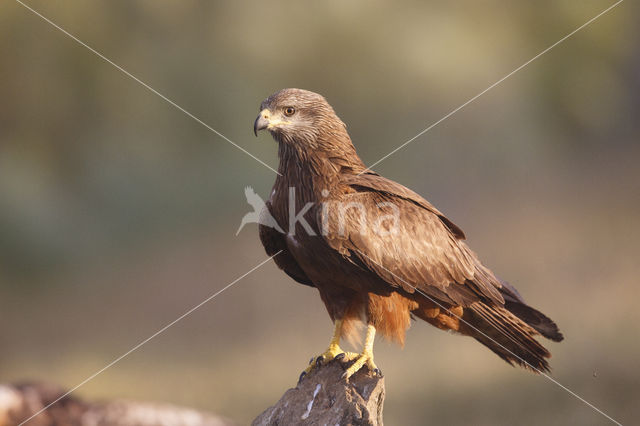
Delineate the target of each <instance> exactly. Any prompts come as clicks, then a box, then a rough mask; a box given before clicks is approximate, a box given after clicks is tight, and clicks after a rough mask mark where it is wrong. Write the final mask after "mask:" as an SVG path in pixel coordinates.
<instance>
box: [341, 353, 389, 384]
mask: <svg viewBox="0 0 640 426" xmlns="http://www.w3.org/2000/svg"><path fill="white" fill-rule="evenodd" d="M365 365H366V366H367V368H369V371H371V372H372V373H373V374H374V375H375V374H378V373H379V374H380V377H382V371H380V369H379V368H378V367H377V366H376V365H375V364H374V363H373V354H372V353H370V352H363V353H362V354H360V355H359V356H358V357H357V358H356V362H354V363H353V364H352V365H351V366H350V367H349V368H347V370H346V371H345V372H344V374H343V375H342V377H343V378H345V379H346V380H347V381H348V380H349V378H350V377H351V376H353V375H354V374H355V373H356V372H358V371H359V370H360V369H361V368H362V367H364V366H365Z"/></svg>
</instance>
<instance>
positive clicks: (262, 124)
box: [253, 108, 271, 136]
mask: <svg viewBox="0 0 640 426" xmlns="http://www.w3.org/2000/svg"><path fill="white" fill-rule="evenodd" d="M270 116H271V111H269V110H268V109H266V108H265V109H263V110H262V111H260V114H258V118H256V121H255V123H253V133H254V134H255V135H256V136H258V131H259V130H264V129H266V128H267V127H268V126H269V117H270Z"/></svg>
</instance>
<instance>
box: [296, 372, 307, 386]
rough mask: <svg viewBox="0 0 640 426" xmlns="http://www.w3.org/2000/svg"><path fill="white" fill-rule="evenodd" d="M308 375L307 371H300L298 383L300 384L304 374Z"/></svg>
mask: <svg viewBox="0 0 640 426" xmlns="http://www.w3.org/2000/svg"><path fill="white" fill-rule="evenodd" d="M306 375H307V372H306V371H303V372H302V373H300V377H298V384H300V382H301V381H302V379H303V378H304V376H306Z"/></svg>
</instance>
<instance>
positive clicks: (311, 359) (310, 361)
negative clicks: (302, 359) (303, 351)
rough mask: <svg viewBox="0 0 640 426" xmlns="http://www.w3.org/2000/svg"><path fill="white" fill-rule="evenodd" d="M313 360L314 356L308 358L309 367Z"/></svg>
mask: <svg viewBox="0 0 640 426" xmlns="http://www.w3.org/2000/svg"><path fill="white" fill-rule="evenodd" d="M314 359H316V357H315V356H312V357H311V358H309V365H311V363H312V362H313V360H314Z"/></svg>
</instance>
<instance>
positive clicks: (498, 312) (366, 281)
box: [254, 89, 563, 379]
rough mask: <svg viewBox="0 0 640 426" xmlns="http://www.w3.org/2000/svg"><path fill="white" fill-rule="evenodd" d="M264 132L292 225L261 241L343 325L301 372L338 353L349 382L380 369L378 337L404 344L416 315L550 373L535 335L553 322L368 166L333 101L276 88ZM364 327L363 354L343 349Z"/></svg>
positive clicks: (423, 203)
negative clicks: (273, 146) (274, 153)
mask: <svg viewBox="0 0 640 426" xmlns="http://www.w3.org/2000/svg"><path fill="white" fill-rule="evenodd" d="M263 129H267V130H268V131H269V132H270V133H271V135H272V136H273V138H274V139H275V140H276V141H277V143H278V156H279V166H278V172H279V175H278V176H277V178H276V181H275V184H274V187H273V192H272V194H271V197H270V198H269V200H268V201H267V202H266V207H267V209H268V210H269V213H270V214H271V215H272V216H273V217H274V218H275V220H276V221H277V222H278V224H279V225H280V227H281V228H282V229H285V230H287V232H286V233H281V232H278V231H277V230H275V229H274V228H272V227H268V226H264V225H260V227H259V233H260V240H261V241H262V244H263V245H264V248H265V250H266V252H267V253H268V254H269V255H275V254H277V255H276V256H275V257H274V261H275V263H276V264H277V266H278V267H279V268H280V269H282V270H284V272H285V273H286V274H287V275H289V276H290V277H291V278H293V279H294V280H296V281H297V282H299V283H301V284H304V285H308V286H311V287H315V288H316V289H317V290H318V292H319V293H320V297H321V299H322V301H323V302H324V304H325V306H326V308H327V311H328V313H329V316H330V317H331V320H332V321H333V322H334V327H335V328H334V333H333V337H332V339H331V341H330V344H329V347H328V348H327V350H326V351H325V352H324V353H322V354H321V355H319V356H317V357H314V358H312V361H311V362H310V364H309V366H308V367H307V369H306V370H305V371H304V372H303V373H302V375H301V378H302V377H303V376H304V374H305V373H308V372H309V371H311V370H312V369H313V368H314V366H317V365H321V364H322V363H326V362H328V361H330V360H332V359H334V358H337V359H342V360H343V361H353V362H352V363H351V365H350V366H349V367H348V368H347V369H346V371H345V377H346V378H347V379H348V378H349V377H350V376H351V375H353V374H354V373H355V372H356V371H358V370H360V369H361V368H362V367H364V366H367V367H368V368H369V369H370V371H371V372H372V374H380V375H381V372H380V370H379V369H378V368H377V367H376V365H375V364H374V362H373V341H374V337H375V334H376V332H379V333H380V334H382V335H383V336H384V337H386V338H388V339H391V340H393V341H396V342H397V343H399V344H401V345H402V344H404V338H405V333H406V330H407V329H408V327H409V325H410V322H411V319H412V318H419V319H421V320H424V321H426V322H428V323H430V324H432V325H434V326H436V327H438V328H440V329H442V330H451V331H453V332H455V333H458V334H462V335H466V336H471V337H473V338H475V339H476V340H478V341H479V342H480V343H482V344H483V345H485V346H487V347H488V348H489V349H491V350H492V351H493V352H494V353H496V354H497V355H498V356H499V357H500V358H502V359H503V360H505V361H506V362H508V363H509V364H511V365H513V364H517V365H520V366H522V367H525V368H528V369H530V370H532V371H535V372H538V373H540V372H543V371H549V364H548V362H547V360H546V358H549V357H550V356H551V354H550V353H549V351H547V349H546V348H544V347H543V346H542V345H541V344H540V343H539V342H538V341H537V340H536V339H535V337H536V336H537V335H542V336H544V337H546V338H549V339H551V340H553V341H561V340H562V339H563V336H562V334H561V333H560V331H559V329H558V327H557V326H556V324H555V323H554V322H553V321H552V320H551V319H549V318H548V317H547V316H545V315H544V314H543V313H541V312H540V311H538V310H536V309H534V308H532V307H530V306H529V305H527V304H526V303H525V301H524V299H523V298H522V297H521V296H520V294H519V293H518V292H517V291H516V289H515V288H514V287H513V286H511V285H510V284H508V283H507V282H505V281H502V280H500V279H499V278H497V277H496V276H495V275H494V274H493V272H491V271H490V270H489V269H488V268H487V267H486V266H484V265H483V264H482V263H481V262H480V260H479V259H478V256H477V255H476V254H475V253H474V252H473V251H472V250H471V249H470V248H469V246H468V245H467V244H466V243H465V241H464V240H465V235H464V233H463V232H462V230H461V229H460V228H459V227H458V226H456V225H455V224H454V223H453V222H452V221H451V220H449V219H447V218H446V217H445V216H444V215H443V214H442V213H441V212H440V211H439V210H437V209H436V208H435V207H434V206H433V205H431V204H430V203H429V202H428V201H427V200H425V199H424V198H422V197H421V196H420V195H418V194H417V193H415V192H413V191H412V190H410V189H408V188H406V187H404V186H402V185H400V184H398V183H396V182H394V181H392V180H390V179H386V178H384V177H382V176H380V175H378V174H377V173H375V172H373V171H371V170H369V169H367V167H366V166H365V165H364V163H363V162H362V160H360V158H359V157H358V155H357V154H356V150H355V148H354V146H353V144H352V142H351V138H350V137H349V134H348V133H347V130H346V126H345V124H344V123H343V122H342V121H341V120H340V118H338V116H337V115H336V113H335V111H334V110H333V108H332V107H331V106H330V105H329V103H328V102H327V101H326V100H325V98H324V97H322V96H321V95H319V94H317V93H313V92H310V91H306V90H301V89H283V90H280V91H279V92H276V93H274V94H273V95H271V96H269V97H268V98H267V99H265V100H264V101H263V102H262V104H261V106H260V113H259V115H258V117H257V119H256V120H255V123H254V133H256V136H257V132H258V131H259V130H263ZM302 206H304V207H303V208H300V209H298V207H302ZM296 209H298V210H296ZM362 323H364V324H366V330H367V331H366V337H365V342H364V347H363V350H362V352H361V353H359V354H356V353H346V352H344V351H343V350H342V349H341V348H340V341H341V338H343V337H350V335H353V334H354V333H356V332H357V330H358V327H356V326H357V325H359V324H362Z"/></svg>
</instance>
